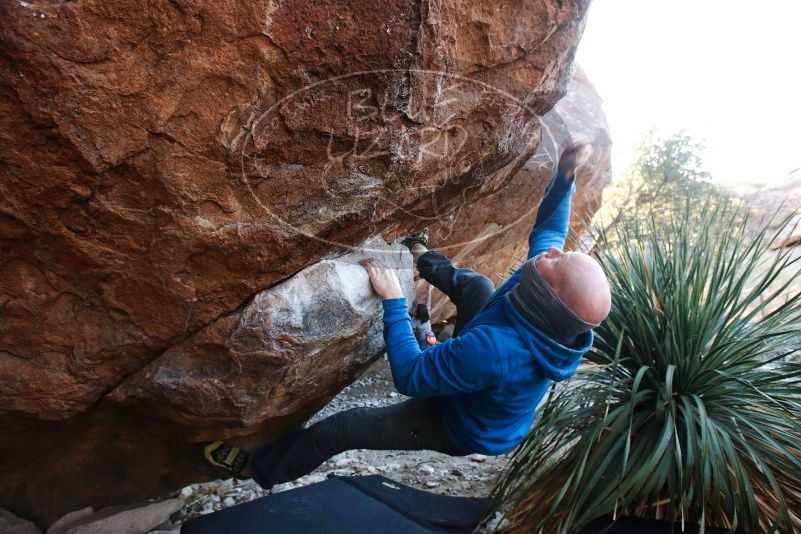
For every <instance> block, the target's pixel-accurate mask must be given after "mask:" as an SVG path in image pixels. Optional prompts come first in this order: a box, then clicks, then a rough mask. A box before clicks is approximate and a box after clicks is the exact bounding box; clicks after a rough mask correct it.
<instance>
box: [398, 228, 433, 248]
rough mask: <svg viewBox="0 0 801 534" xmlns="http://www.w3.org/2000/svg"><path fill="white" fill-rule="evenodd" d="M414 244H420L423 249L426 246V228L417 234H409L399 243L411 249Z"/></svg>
mask: <svg viewBox="0 0 801 534" xmlns="http://www.w3.org/2000/svg"><path fill="white" fill-rule="evenodd" d="M416 243H420V244H421V245H423V246H424V247H427V246H428V228H423V229H422V230H420V231H419V232H415V233H413V234H409V235H408V236H406V238H404V239H403V241H401V245H403V246H405V247H408V248H409V249H411V248H412V247H413V246H414V245H415V244H416Z"/></svg>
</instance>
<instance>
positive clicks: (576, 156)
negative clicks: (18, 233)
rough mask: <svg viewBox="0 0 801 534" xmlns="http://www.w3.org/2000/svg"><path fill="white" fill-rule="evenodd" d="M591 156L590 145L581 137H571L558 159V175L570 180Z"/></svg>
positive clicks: (588, 141) (586, 139) (587, 140)
mask: <svg viewBox="0 0 801 534" xmlns="http://www.w3.org/2000/svg"><path fill="white" fill-rule="evenodd" d="M590 156H592V144H590V140H589V139H588V138H586V137H583V136H575V137H571V138H570V139H568V141H567V145H566V146H565V149H564V151H563V152H562V155H561V157H560V158H559V174H560V175H561V176H564V177H565V178H566V179H568V180H569V179H571V178H572V177H573V174H575V172H576V169H578V168H579V167H581V166H582V165H584V164H585V163H587V160H589V159H590Z"/></svg>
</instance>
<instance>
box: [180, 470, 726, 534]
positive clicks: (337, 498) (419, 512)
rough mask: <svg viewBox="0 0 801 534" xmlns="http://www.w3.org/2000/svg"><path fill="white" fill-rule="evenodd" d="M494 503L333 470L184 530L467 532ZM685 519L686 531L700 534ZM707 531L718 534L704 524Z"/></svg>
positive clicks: (609, 524) (627, 521) (663, 532)
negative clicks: (338, 474) (323, 477)
mask: <svg viewBox="0 0 801 534" xmlns="http://www.w3.org/2000/svg"><path fill="white" fill-rule="evenodd" d="M491 508H492V501H490V500H489V499H481V498H475V497H451V496H447V495H437V494H434V493H428V492H425V491H420V490H418V489H414V488H410V487H409V486H405V485H403V484H401V483H399V482H395V481H393V480H390V479H388V478H385V477H382V476H379V475H370V476H364V477H334V478H329V479H328V480H326V481H324V482H320V483H318V484H312V485H310V486H305V487H302V488H297V489H293V490H289V491H284V492H282V493H276V494H275V495H268V496H266V497H262V498H260V499H256V500H254V501H251V502H248V503H244V504H240V505H237V506H232V507H230V508H226V509H225V510H220V511H219V512H215V513H213V514H209V515H205V516H200V517H196V518H194V519H191V520H189V521H187V522H186V523H184V525H183V528H181V532H182V534H229V533H236V534H257V533H258V534H277V533H295V532H298V533H303V534H361V533H369V534H423V533H442V532H454V533H456V532H458V533H462V532H464V533H468V532H472V531H473V529H474V528H475V527H476V525H478V523H479V521H481V519H483V518H484V516H485V515H486V514H487V513H488V512H489V511H490V509H491ZM699 531H700V529H699V527H698V526H697V525H685V526H684V534H697V533H698V532H699ZM643 532H647V533H648V534H676V533H680V532H682V530H681V525H679V524H677V523H670V522H668V521H654V520H649V519H637V518H631V517H621V518H618V520H617V521H612V518H611V517H601V518H598V519H596V520H595V521H593V522H591V523H590V524H589V525H587V526H586V527H585V528H583V529H582V530H581V532H580V534H598V533H604V534H640V533H643ZM706 532H707V534H718V533H720V534H723V533H724V532H726V531H725V530H724V529H716V528H709V527H707V529H706Z"/></svg>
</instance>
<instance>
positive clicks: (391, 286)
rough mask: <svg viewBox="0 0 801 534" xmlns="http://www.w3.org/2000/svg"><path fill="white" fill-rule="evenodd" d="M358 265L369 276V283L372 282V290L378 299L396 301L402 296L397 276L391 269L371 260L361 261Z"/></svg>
mask: <svg viewBox="0 0 801 534" xmlns="http://www.w3.org/2000/svg"><path fill="white" fill-rule="evenodd" d="M359 263H361V265H362V267H364V268H365V269H366V270H367V274H368V275H370V282H372V284H373V289H375V292H376V293H378V296H379V297H381V298H382V299H396V298H400V297H403V296H404V295H403V290H401V286H400V280H398V275H397V274H395V271H394V270H393V269H390V268H389V267H387V266H386V265H384V264H383V263H381V262H380V261H378V260H376V259H373V258H368V259H366V260H361V261H360V262H359Z"/></svg>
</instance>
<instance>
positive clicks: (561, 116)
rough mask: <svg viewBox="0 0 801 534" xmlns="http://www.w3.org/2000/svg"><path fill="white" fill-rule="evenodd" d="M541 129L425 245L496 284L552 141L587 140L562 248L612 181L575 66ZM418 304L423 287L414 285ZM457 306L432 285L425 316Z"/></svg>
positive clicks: (553, 155) (589, 92) (521, 248)
mask: <svg viewBox="0 0 801 534" xmlns="http://www.w3.org/2000/svg"><path fill="white" fill-rule="evenodd" d="M543 123H544V125H545V127H546V128H545V133H544V134H543V138H542V142H541V143H540V145H539V147H538V149H537V151H536V152H535V154H534V155H533V156H532V157H531V158H530V159H529V160H528V161H526V163H525V165H524V166H523V168H521V169H520V171H519V172H517V173H516V174H515V175H514V176H512V177H511V178H510V179H508V180H506V181H505V182H504V184H503V185H502V186H501V187H500V188H499V189H498V190H497V191H495V192H493V193H491V194H489V195H487V196H483V197H480V198H478V199H476V200H474V201H473V202H470V203H466V204H464V205H463V206H461V207H460V209H459V210H458V211H455V212H454V213H453V214H451V215H449V216H447V217H442V218H441V219H439V220H438V221H437V222H436V223H435V224H433V225H432V226H431V234H432V238H431V245H432V247H433V248H435V249H437V250H440V251H442V252H443V253H444V254H446V255H448V256H449V257H450V258H451V259H453V260H454V262H455V263H456V264H457V265H458V266H459V267H466V268H469V269H473V270H475V271H477V272H479V273H481V274H484V275H486V276H488V277H490V279H491V280H492V281H493V282H494V283H495V286H496V287H498V286H499V285H500V284H501V283H502V282H503V280H504V279H505V278H507V277H508V276H509V272H508V271H509V269H511V268H517V266H518V265H519V264H520V261H521V260H525V259H526V254H527V253H528V239H527V238H528V235H529V233H530V232H531V226H532V225H533V224H534V219H535V217H536V214H537V209H538V207H539V203H540V200H541V199H542V195H543V192H544V191H545V187H546V186H547V185H548V183H549V182H550V180H551V177H552V176H553V173H554V171H555V169H556V162H557V161H558V159H559V157H558V155H559V154H560V149H559V145H560V144H562V146H563V141H564V140H566V139H567V138H569V137H570V136H571V135H582V136H584V137H586V138H589V139H591V140H592V145H593V153H592V157H591V158H590V160H589V161H588V162H587V164H586V165H584V166H583V167H582V168H580V169H579V170H578V172H577V173H576V193H575V195H574V196H573V206H572V210H573V211H572V220H571V230H572V232H571V237H569V239H568V247H569V248H573V247H574V246H575V238H576V236H577V235H579V234H581V233H582V232H583V231H584V229H585V226H586V224H585V222H586V221H589V220H590V219H591V218H592V215H593V214H594V213H595V211H596V210H597V209H598V208H599V207H600V205H601V200H602V194H603V188H604V187H605V186H606V185H607V184H608V183H609V181H610V180H611V178H612V166H611V160H610V156H611V151H612V140H611V138H610V136H609V127H608V125H607V123H606V116H605V115H604V112H603V109H602V101H601V98H600V97H599V96H598V93H596V91H595V88H594V87H593V86H592V84H591V83H590V82H589V80H587V77H586V76H585V74H584V72H583V71H582V70H580V69H579V70H577V71H576V73H575V75H574V76H573V79H572V81H571V82H570V84H569V85H568V91H567V95H565V97H564V98H562V99H561V100H560V101H559V103H558V104H556V106H555V107H554V108H553V109H552V110H551V111H550V112H548V113H547V114H546V115H545V116H544V118H543ZM417 286H418V287H417V296H418V300H419V301H421V302H422V301H423V299H424V298H425V292H426V291H427V290H428V284H427V283H426V282H424V281H422V282H418V284H417ZM455 314H456V308H455V307H454V306H453V304H452V303H451V302H450V300H448V298H447V297H445V295H443V294H442V293H440V292H439V291H437V290H434V293H433V295H432V319H433V320H434V321H438V320H443V319H447V318H449V317H451V316H453V315H455Z"/></svg>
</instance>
